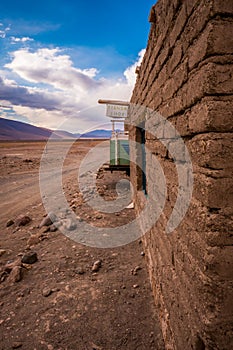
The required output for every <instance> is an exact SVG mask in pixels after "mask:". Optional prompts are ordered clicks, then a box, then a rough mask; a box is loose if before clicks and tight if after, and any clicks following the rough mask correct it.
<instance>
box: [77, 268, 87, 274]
mask: <svg viewBox="0 0 233 350" xmlns="http://www.w3.org/2000/svg"><path fill="white" fill-rule="evenodd" d="M75 273H77V274H78V275H84V273H85V270H84V269H83V268H82V267H81V268H78V269H77V270H75Z"/></svg>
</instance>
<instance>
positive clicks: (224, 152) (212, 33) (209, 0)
mask: <svg viewBox="0 0 233 350" xmlns="http://www.w3.org/2000/svg"><path fill="white" fill-rule="evenodd" d="M149 20H150V22H151V30H150V34H149V39H148V46H147V50H146V53H145V56H144V59H143V62H142V64H141V66H140V67H137V70H136V72H137V73H138V77H137V82H136V85H135V88H134V91H133V95H132V98H131V103H132V104H136V105H141V106H144V107H146V109H145V110H144V109H138V110H137V108H135V109H134V108H132V110H131V113H130V117H131V123H130V124H131V125H130V126H129V131H130V138H131V139H132V140H134V141H137V142H139V143H140V142H141V141H142V140H141V136H140V132H139V129H138V128H137V127H135V126H132V124H134V123H136V121H137V122H138V125H139V126H142V125H144V126H145V129H146V133H145V145H146V148H147V151H146V166H145V169H146V170H145V172H146V182H147V184H146V186H147V188H146V191H147V193H146V194H145V188H143V185H142V172H141V171H140V167H139V166H138V165H136V163H137V164H138V163H140V162H141V159H140V157H141V153H140V152H141V151H140V150H139V149H137V147H134V146H131V150H130V151H131V156H132V161H133V162H135V164H133V163H132V164H131V181H132V183H133V185H134V187H135V206H136V210H137V211H138V212H140V210H141V208H142V207H143V205H145V203H146V201H147V200H148V198H150V196H151V195H155V196H156V194H157V196H158V198H159V195H160V193H159V192H160V186H159V179H158V178H156V175H155V174H156V173H157V172H156V171H157V166H158V165H157V163H156V161H155V160H156V159H157V160H158V161H159V162H160V165H161V167H162V169H163V172H164V174H165V178H166V187H167V197H166V203H165V207H164V210H163V213H162V214H161V215H160V218H159V219H158V220H157V222H156V223H155V224H154V226H153V228H152V229H150V230H149V232H147V234H146V235H145V236H144V237H143V241H144V245H145V251H146V257H147V260H148V266H149V272H150V278H151V283H152V287H153V292H154V296H155V302H156V305H157V306H158V308H159V312H160V314H159V316H160V321H161V327H162V331H163V336H164V339H165V343H166V348H167V349H178V350H189V349H195V350H203V349H214V350H217V349H219V350H220V349H221V350H223V349H228V350H230V349H233V330H232V324H233V230H232V215H233V206H232V204H233V186H232V173H233V161H232V154H233V147H232V132H233V116H232V115H233V1H232V0H206V1H204V0H199V1H198V0H158V2H157V3H156V4H155V6H153V7H152V9H151V13H150V17H149ZM142 110H143V112H142ZM151 111H157V112H159V113H160V114H161V115H162V116H163V117H164V118H166V119H167V120H169V121H170V122H171V123H172V125H173V126H174V127H175V128H176V130H177V131H178V133H179V134H180V135H181V137H182V139H183V140H184V142H185V145H186V147H187V149H188V151H189V154H190V157H191V160H192V166H193V179H194V183H193V193H192V199H191V203H190V205H189V208H188V211H187V213H186V215H185V217H184V219H183V220H182V221H181V222H180V224H179V225H178V227H177V228H176V229H175V230H174V232H172V233H170V234H167V233H166V232H165V228H166V224H167V222H168V219H169V217H170V216H171V214H172V211H173V208H174V205H175V203H176V198H177V194H178V192H179V189H180V184H179V181H178V177H177V171H176V164H175V162H174V159H172V157H171V152H170V151H171V150H170V147H172V142H173V140H172V139H170V138H169V137H170V136H169V135H166V132H164V133H163V134H162V135H161V137H160V138H158V137H156V136H154V134H153V130H156V128H157V127H158V125H157V124H156V123H158V121H156V118H155V114H154V113H151ZM149 131H151V132H149ZM161 139H163V140H165V141H166V143H165V144H166V146H164V144H163V142H161ZM180 152H181V153H182V150H181V151H180ZM179 161H180V162H182V159H180V160H179V159H176V163H177V162H179ZM157 184H158V185H157ZM181 186H182V184H181ZM152 192H153V193H152Z"/></svg>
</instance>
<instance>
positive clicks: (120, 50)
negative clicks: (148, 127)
mask: <svg viewBox="0 0 233 350" xmlns="http://www.w3.org/2000/svg"><path fill="white" fill-rule="evenodd" d="M154 3H155V0H124V1H123V0H118V1H111V0H100V1H96V0H59V1H58V0H47V1H45V0H40V1H36V2H32V1H31V0H30V1H29V0H21V1H18V0H11V1H7V0H3V1H2V3H1V12H0V105H4V106H11V109H2V108H0V117H3V118H7V119H13V120H18V121H23V122H26V123H30V124H33V125H35V126H41V127H46V128H50V129H60V130H67V131H70V132H86V131H88V130H91V129H96V128H106V125H105V124H106V123H108V122H109V121H108V118H107V117H106V116H105V106H103V105H99V104H98V99H100V98H101V99H117V100H119V99H120V100H125V101H129V100H130V97H131V94H132V90H133V87H134V84H135V79H136V76H135V68H136V66H137V65H139V64H140V62H141V60H142V58H143V55H144V52H145V48H146V45H147V40H148V34H149V29H150V24H149V22H148V16H149V12H150V9H151V7H152V5H154Z"/></svg>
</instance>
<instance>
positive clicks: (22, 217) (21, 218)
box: [15, 215, 32, 226]
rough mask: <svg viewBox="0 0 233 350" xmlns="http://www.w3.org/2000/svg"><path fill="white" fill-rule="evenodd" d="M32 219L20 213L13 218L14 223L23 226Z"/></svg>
mask: <svg viewBox="0 0 233 350" xmlns="http://www.w3.org/2000/svg"><path fill="white" fill-rule="evenodd" d="M31 220H32V219H31V218H30V217H29V216H27V215H20V216H18V217H17V219H16V220H15V224H16V225H17V226H25V225H27V224H28V223H29V222H30V221H31Z"/></svg>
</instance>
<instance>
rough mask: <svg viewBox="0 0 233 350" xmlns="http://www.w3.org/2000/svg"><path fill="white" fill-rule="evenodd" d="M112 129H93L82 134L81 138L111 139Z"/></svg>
mask: <svg viewBox="0 0 233 350" xmlns="http://www.w3.org/2000/svg"><path fill="white" fill-rule="evenodd" d="M111 133H112V131H111V130H103V129H99V130H93V131H89V132H87V133H84V134H81V135H80V138H88V139H89V138H92V139H95V138H102V139H109V138H110V137H111Z"/></svg>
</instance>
